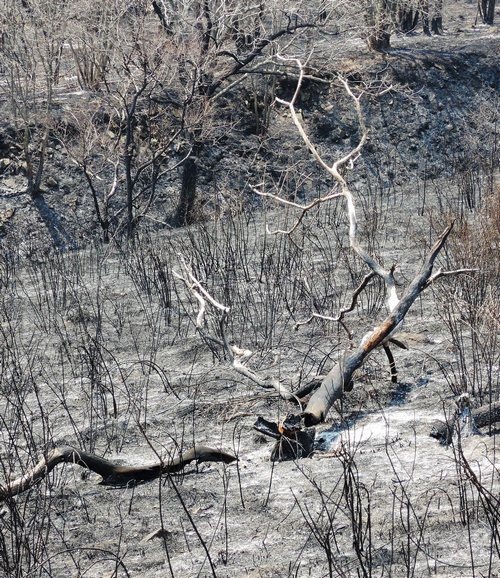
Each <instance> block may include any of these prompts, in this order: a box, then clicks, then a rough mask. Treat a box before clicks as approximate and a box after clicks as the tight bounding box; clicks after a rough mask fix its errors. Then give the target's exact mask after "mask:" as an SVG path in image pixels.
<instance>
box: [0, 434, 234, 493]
mask: <svg viewBox="0 0 500 578" xmlns="http://www.w3.org/2000/svg"><path fill="white" fill-rule="evenodd" d="M236 459H237V458H236V457H235V456H233V455H231V454H227V453H225V452H223V451H221V450H217V449H212V448H209V447H207V446H195V447H193V448H192V449H190V450H188V451H187V452H184V453H183V454H181V455H179V456H177V457H175V458H173V459H172V460H170V461H168V462H160V463H157V464H152V465H147V466H120V465H116V464H114V463H113V462H110V461H109V460H106V459H104V458H101V457H99V456H96V455H94V454H90V453H88V452H84V451H80V450H77V449H75V448H72V447H69V446H64V447H61V448H54V449H52V450H50V451H49V452H48V453H47V455H46V456H44V457H42V458H41V459H40V461H39V462H38V463H37V464H36V465H35V466H34V467H33V468H31V469H30V470H29V471H28V472H26V474H24V476H21V477H20V478H17V479H16V480H14V481H12V482H7V483H6V484H5V485H4V486H2V485H0V501H4V500H6V499H7V498H12V497H13V496H17V495H18V494H21V493H22V492H25V491H26V490H29V489H30V488H31V487H33V486H34V485H35V484H37V483H38V482H40V481H41V480H43V479H44V478H45V477H46V476H47V475H48V474H49V473H50V472H51V471H52V470H53V469H54V468H55V467H56V466H57V465H58V464H61V463H69V464H76V465H77V466H81V467H82V468H86V469H88V470H91V471H92V472H95V473H96V474H99V475H100V476H101V477H102V481H101V482H100V483H101V484H102V485H106V486H127V485H137V484H140V483H143V482H149V481H151V480H154V479H156V478H158V477H160V476H161V475H164V474H175V473H177V472H179V471H181V470H182V469H183V468H185V467H186V466H187V465H188V464H190V463H191V462H194V461H196V462H198V463H201V462H222V463H225V464H229V463H231V462H234V461H235V460H236Z"/></svg>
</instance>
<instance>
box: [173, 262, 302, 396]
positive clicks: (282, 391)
mask: <svg viewBox="0 0 500 578" xmlns="http://www.w3.org/2000/svg"><path fill="white" fill-rule="evenodd" d="M180 263H181V267H182V270H183V273H182V274H181V273H178V272H177V271H175V270H173V274H174V276H175V277H177V279H179V280H181V281H182V282H183V283H184V285H185V286H186V288H187V289H188V290H189V291H190V292H191V293H192V295H193V296H194V297H195V299H196V300H197V301H198V304H199V309H198V314H197V316H196V328H197V329H198V331H201V330H202V329H203V328H204V327H205V316H206V313H207V302H208V303H209V304H210V305H212V307H213V308H214V309H215V310H216V311H218V312H219V315H218V318H217V326H218V327H219V333H220V335H219V336H212V335H209V336H207V338H208V339H209V340H210V341H211V342H213V343H216V344H217V345H219V346H220V347H222V348H223V350H224V351H225V353H226V355H227V357H228V359H229V361H230V363H231V366H232V368H233V369H234V370H235V371H237V372H238V373H239V374H241V375H243V376H245V377H246V378H248V379H250V381H253V383H255V384H257V385H259V386H260V387H263V388H265V389H274V390H276V391H277V392H278V394H279V395H280V396H281V397H282V398H283V399H285V400H288V401H292V400H294V401H296V402H297V403H298V404H299V406H301V403H300V400H299V399H298V398H297V397H296V396H295V395H294V394H293V393H292V392H291V391H290V390H289V389H288V388H287V387H285V386H284V385H283V384H282V383H281V382H280V381H279V379H272V378H267V377H262V376H261V375H259V374H258V373H257V372H255V371H254V370H253V369H250V368H249V367H248V366H247V365H246V362H247V361H248V360H249V359H250V358H251V357H252V356H253V352H252V351H250V350H249V349H242V348H240V347H238V346H236V345H231V344H230V343H229V341H228V340H227V337H226V325H227V320H228V316H229V313H230V308H229V307H227V306H226V305H223V304H222V303H219V302H218V301H217V300H216V299H214V298H213V297H212V296H211V295H210V293H209V292H208V291H207V290H206V289H205V288H204V287H203V286H202V284H201V283H200V281H199V280H198V279H196V277H195V276H194V274H193V272H192V271H191V268H190V267H189V265H188V264H187V263H186V261H185V260H184V258H183V257H182V256H181V257H180ZM212 315H213V314H212Z"/></svg>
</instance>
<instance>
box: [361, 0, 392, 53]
mask: <svg viewBox="0 0 500 578" xmlns="http://www.w3.org/2000/svg"><path fill="white" fill-rule="evenodd" d="M391 19H392V13H391V2H390V0H375V1H374V2H371V3H370V4H369V5H368V7H367V8H366V12H365V20H366V24H367V26H368V29H369V31H370V32H369V34H368V36H367V39H366V41H367V44H368V48H369V49H370V50H374V51H375V52H384V51H385V50H389V48H390V47H391Z"/></svg>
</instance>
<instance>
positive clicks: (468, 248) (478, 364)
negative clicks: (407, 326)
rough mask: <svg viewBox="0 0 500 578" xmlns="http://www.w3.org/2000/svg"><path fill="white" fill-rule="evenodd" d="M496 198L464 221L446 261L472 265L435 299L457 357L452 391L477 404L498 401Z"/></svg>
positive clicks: (498, 241) (498, 210)
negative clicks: (468, 396)
mask: <svg viewBox="0 0 500 578" xmlns="http://www.w3.org/2000/svg"><path fill="white" fill-rule="evenodd" d="M499 219H500V202H499V196H498V195H493V196H491V197H487V198H486V199H485V201H484V206H483V207H482V208H481V209H479V210H478V211H477V213H476V215H475V218H472V219H469V220H467V221H463V222H461V223H460V225H459V231H458V234H457V235H456V237H455V238H454V239H453V240H452V243H451V245H450V246H449V249H448V255H447V258H448V259H449V262H450V263H451V262H452V263H455V264H456V265H457V266H462V265H463V264H464V263H465V262H467V263H469V264H472V265H473V266H475V267H477V273H474V274H473V275H467V276H463V277H461V278H460V279H458V280H457V281H456V282H455V283H453V284H449V285H447V286H446V290H445V291H444V293H443V294H442V297H441V299H440V308H439V311H440V316H441V318H442V319H443V321H444V323H445V324H446V326H447V328H448V331H449V332H450V336H451V340H452V344H453V348H454V351H455V354H456V365H455V366H454V367H453V368H452V369H450V371H452V372H453V374H454V378H455V380H454V383H455V385H454V393H455V394H459V393H463V392H468V393H470V394H471V395H473V396H474V397H476V398H477V400H478V402H479V405H482V404H484V403H487V402H491V401H494V400H497V399H498V396H499V394H500V392H499V387H498V385H499V384H498V363H499V347H498V343H499V342H498V339H499V331H500V326H499V320H500V310H499V307H498V303H499V299H498V278H499V275H500V267H499V263H498V260H497V259H492V250H493V251H494V250H495V249H494V248H495V247H498V246H499V244H500V236H499V231H498V222H499Z"/></svg>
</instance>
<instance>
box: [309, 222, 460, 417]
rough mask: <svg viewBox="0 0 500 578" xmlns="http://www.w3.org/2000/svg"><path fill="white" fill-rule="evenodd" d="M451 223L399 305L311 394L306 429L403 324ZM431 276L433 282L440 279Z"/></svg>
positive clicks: (422, 288)
mask: <svg viewBox="0 0 500 578" xmlns="http://www.w3.org/2000/svg"><path fill="white" fill-rule="evenodd" d="M452 227H453V224H451V225H449V226H448V227H447V228H446V229H445V230H444V232H443V233H442V234H441V236H440V237H439V239H438V240H437V241H436V243H435V244H434V246H433V247H432V248H431V250H430V251H429V254H428V255H427V258H426V260H425V262H424V264H423V266H422V268H421V270H420V271H419V273H418V274H417V275H416V276H415V278H414V279H413V281H412V282H411V283H410V285H409V287H408V289H407V290H406V293H405V294H404V295H403V297H402V298H401V300H400V301H399V303H398V304H397V305H396V306H395V307H394V309H393V310H392V312H391V314H390V315H389V316H388V317H387V318H386V319H385V320H384V321H383V322H382V323H381V324H380V325H378V326H377V327H375V329H373V330H372V331H371V332H370V333H367V334H366V335H365V336H364V337H363V339H362V340H361V343H360V344H359V345H358V347H357V348H356V349H354V351H352V352H349V353H346V354H345V355H344V356H343V358H342V359H341V360H340V361H339V362H338V363H337V364H336V365H335V366H334V367H333V369H332V370H331V371H330V372H329V373H328V374H327V376H326V377H325V379H324V380H323V382H322V384H321V385H320V387H319V388H318V389H317V390H316V391H315V392H314V394H313V395H312V396H311V399H310V400H309V403H308V404H307V407H306V409H305V410H304V413H303V417H304V424H305V425H306V426H311V425H315V424H317V423H320V422H322V421H324V420H325V417H326V414H327V413H328V411H329V409H330V408H331V407H332V405H333V404H334V403H335V401H336V400H338V399H340V397H342V394H343V393H344V391H350V390H351V389H352V377H353V374H354V372H355V371H356V370H357V369H359V368H360V367H361V366H362V365H363V363H364V361H365V360H366V358H367V357H368V356H369V355H370V354H371V353H372V352H373V351H374V350H375V349H376V348H377V347H379V346H381V345H383V344H384V343H385V342H386V341H388V340H389V339H390V337H391V334H392V332H393V331H395V329H396V328H397V327H398V325H399V324H400V323H401V321H403V319H404V317H405V315H406V314H407V312H408V310H409V309H410V307H411V306H412V305H413V303H414V302H415V300H416V299H417V297H418V296H419V295H420V293H421V292H422V291H423V290H424V289H425V287H426V286H427V285H428V284H429V283H430V282H431V275H432V269H433V266H434V261H435V260H436V257H437V256H438V254H439V252H440V251H441V249H442V247H443V245H444V243H445V241H446V239H447V237H448V235H449V234H450V231H451V229H452ZM440 275H441V273H437V274H436V275H434V277H433V278H432V280H434V279H436V278H437V277H438V276H440Z"/></svg>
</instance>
